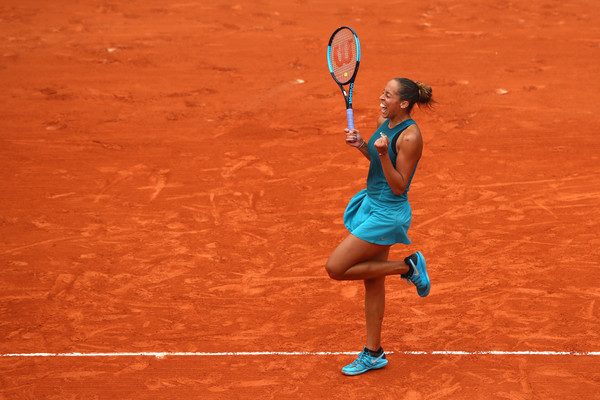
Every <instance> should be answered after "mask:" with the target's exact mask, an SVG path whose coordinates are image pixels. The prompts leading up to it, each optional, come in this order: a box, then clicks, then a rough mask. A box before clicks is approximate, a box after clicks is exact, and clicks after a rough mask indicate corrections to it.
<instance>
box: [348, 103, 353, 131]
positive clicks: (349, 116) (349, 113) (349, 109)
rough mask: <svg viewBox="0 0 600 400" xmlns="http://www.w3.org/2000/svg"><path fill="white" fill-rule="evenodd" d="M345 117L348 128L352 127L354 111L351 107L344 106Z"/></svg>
mask: <svg viewBox="0 0 600 400" xmlns="http://www.w3.org/2000/svg"><path fill="white" fill-rule="evenodd" d="M346 118H347V119H348V129H350V130H352V129H354V111H353V110H352V109H351V108H346Z"/></svg>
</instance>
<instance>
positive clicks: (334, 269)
mask: <svg viewBox="0 0 600 400" xmlns="http://www.w3.org/2000/svg"><path fill="white" fill-rule="evenodd" d="M325 270H326V271H327V274H328V275H329V277H330V278H331V279H335V280H336V281H341V280H343V276H344V270H343V269H342V268H340V266H339V265H336V263H335V262H333V261H331V258H330V259H329V260H327V263H326V264H325Z"/></svg>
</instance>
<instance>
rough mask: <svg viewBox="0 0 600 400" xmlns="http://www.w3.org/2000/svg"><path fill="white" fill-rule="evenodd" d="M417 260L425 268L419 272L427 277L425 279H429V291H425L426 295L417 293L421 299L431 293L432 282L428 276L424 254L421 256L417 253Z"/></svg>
mask: <svg viewBox="0 0 600 400" xmlns="http://www.w3.org/2000/svg"><path fill="white" fill-rule="evenodd" d="M417 258H418V259H419V262H420V263H421V265H423V268H422V270H421V271H419V274H421V273H422V274H423V275H425V278H427V290H425V293H423V294H421V293H418V291H417V293H418V294H419V296H421V297H426V296H427V295H428V294H429V291H430V290H431V281H430V280H429V275H427V263H426V262H425V257H423V254H421V252H420V251H417Z"/></svg>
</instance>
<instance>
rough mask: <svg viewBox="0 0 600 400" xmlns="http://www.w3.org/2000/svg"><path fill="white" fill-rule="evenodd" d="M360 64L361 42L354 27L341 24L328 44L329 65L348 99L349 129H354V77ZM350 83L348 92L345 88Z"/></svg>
mask: <svg viewBox="0 0 600 400" xmlns="http://www.w3.org/2000/svg"><path fill="white" fill-rule="evenodd" d="M359 64H360V42H359V41H358V36H356V32H354V30H352V28H350V27H347V26H341V27H339V28H337V29H336V30H335V31H334V32H333V34H332V35H331V38H329V46H327V65H328V66H329V72H331V76H332V77H333V80H334V81H335V83H337V84H338V86H339V87H340V89H341V90H342V94H343V95H344V100H345V101H346V117H347V119H348V129H354V111H352V91H353V90H354V79H356V73H357V72H358V66H359ZM345 85H349V87H348V92H346V89H344V86H345Z"/></svg>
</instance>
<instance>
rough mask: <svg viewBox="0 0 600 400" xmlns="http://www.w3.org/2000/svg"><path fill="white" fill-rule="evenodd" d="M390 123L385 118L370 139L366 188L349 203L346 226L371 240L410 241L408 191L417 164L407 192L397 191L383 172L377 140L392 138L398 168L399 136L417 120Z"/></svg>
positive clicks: (345, 219)
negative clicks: (383, 136) (390, 126)
mask: <svg viewBox="0 0 600 400" xmlns="http://www.w3.org/2000/svg"><path fill="white" fill-rule="evenodd" d="M388 123H389V119H386V120H385V122H384V123H383V124H381V126H379V128H377V130H376V131H375V133H374V134H373V136H371V139H370V140H369V143H368V145H367V147H368V150H369V154H370V156H371V165H370V166H369V175H368V176H367V188H366V189H363V190H361V191H360V192H358V193H357V194H356V195H354V197H353V198H352V199H351V200H350V203H348V206H347V207H346V211H345V212H344V225H346V228H347V229H348V231H350V233H351V234H353V235H354V236H356V237H358V238H360V239H362V240H365V241H367V242H370V243H375V244H380V245H393V244H396V243H403V244H410V239H409V238H408V236H407V232H408V228H409V227H410V223H411V220H412V211H411V208H410V204H409V203H408V195H407V192H408V189H409V187H410V183H411V182H412V178H413V176H414V175H415V171H416V169H417V166H416V165H415V171H413V173H412V175H411V177H410V180H409V181H408V185H406V190H405V191H404V193H402V194H401V195H396V194H394V192H393V191H392V189H391V188H390V186H389V185H388V183H387V180H386V179H385V175H384V174H383V168H382V167H381V160H380V159H379V155H378V153H377V150H376V149H375V141H376V140H377V139H378V138H379V137H381V135H380V134H381V133H383V134H384V135H386V136H387V137H388V138H389V139H390V147H389V148H388V153H389V155H390V159H391V160H392V164H393V165H394V168H395V167H396V158H397V154H396V140H397V137H398V136H399V135H400V133H402V131H404V130H405V129H406V128H408V127H409V126H410V125H413V124H415V121H413V120H412V119H408V120H406V121H403V122H401V123H400V124H398V125H396V126H395V127H393V128H392V129H390V128H389V127H388ZM394 139H396V140H394ZM417 164H418V162H417Z"/></svg>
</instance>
